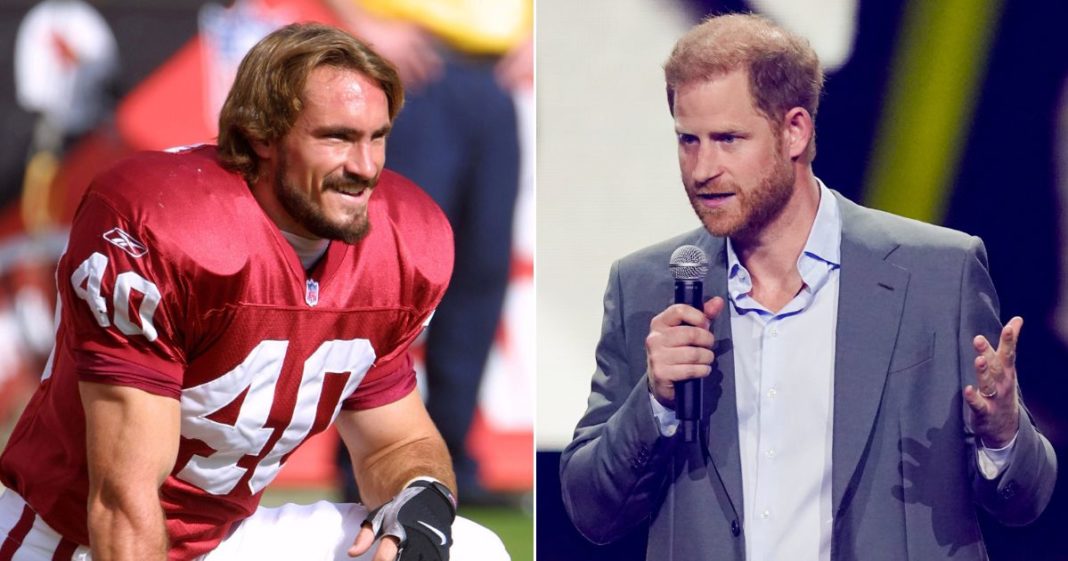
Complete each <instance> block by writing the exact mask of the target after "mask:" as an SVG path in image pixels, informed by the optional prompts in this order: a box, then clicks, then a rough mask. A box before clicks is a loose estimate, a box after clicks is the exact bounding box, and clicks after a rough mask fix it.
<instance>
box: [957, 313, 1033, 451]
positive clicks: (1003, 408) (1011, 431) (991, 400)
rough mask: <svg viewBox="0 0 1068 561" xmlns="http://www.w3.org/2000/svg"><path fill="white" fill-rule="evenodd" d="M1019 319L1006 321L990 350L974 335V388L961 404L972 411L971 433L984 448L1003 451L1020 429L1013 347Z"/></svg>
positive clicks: (968, 390) (1021, 325)
mask: <svg viewBox="0 0 1068 561" xmlns="http://www.w3.org/2000/svg"><path fill="white" fill-rule="evenodd" d="M1022 327H1023V318H1021V317H1019V316H1017V317H1014V318H1012V319H1011V320H1009V323H1007V324H1005V327H1003V328H1002V329H1001V340H1000V341H999V342H998V348H997V349H994V348H993V347H992V346H991V345H990V342H989V341H987V340H986V337H983V336H982V335H977V336H976V337H975V339H974V340H973V342H972V344H973V345H974V346H975V352H976V354H977V356H976V357H975V381H976V384H975V385H974V386H972V385H968V386H967V387H965V388H964V401H966V402H967V403H968V406H969V407H971V408H972V412H973V413H974V415H973V419H974V421H973V427H972V428H973V430H975V435H976V436H978V437H979V439H980V440H981V441H982V444H983V446H985V447H987V448H1003V447H1005V446H1007V445H1008V444H1009V442H1011V441H1012V439H1013V437H1014V436H1015V435H1016V431H1017V430H1018V429H1019V428H1020V403H1019V400H1018V399H1017V393H1016V344H1017V342H1019V340H1020V329H1021V328H1022Z"/></svg>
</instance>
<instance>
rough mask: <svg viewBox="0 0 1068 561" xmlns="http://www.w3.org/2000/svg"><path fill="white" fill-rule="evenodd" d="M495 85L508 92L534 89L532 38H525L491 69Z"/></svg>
mask: <svg viewBox="0 0 1068 561" xmlns="http://www.w3.org/2000/svg"><path fill="white" fill-rule="evenodd" d="M493 73H494V75H495V76H496V77H497V83H498V84H500V85H501V87H502V88H504V89H506V90H508V91H512V92H514V91H518V90H529V89H531V88H533V87H534V38H533V37H527V38H526V39H524V40H523V41H520V42H519V43H518V44H517V45H516V46H515V47H512V49H511V50H510V51H508V54H506V55H505V56H504V57H502V58H501V60H499V61H497V64H496V65H495V66H494V68H493Z"/></svg>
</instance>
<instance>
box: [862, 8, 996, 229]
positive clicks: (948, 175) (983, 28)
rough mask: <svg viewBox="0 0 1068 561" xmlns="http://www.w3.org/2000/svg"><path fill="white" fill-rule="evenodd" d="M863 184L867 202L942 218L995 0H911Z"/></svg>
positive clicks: (917, 215)
mask: <svg viewBox="0 0 1068 561" xmlns="http://www.w3.org/2000/svg"><path fill="white" fill-rule="evenodd" d="M905 10H906V11H905V14H904V22H903V27H902V33H901V40H900V41H899V43H898V44H899V47H898V52H897V55H896V56H895V60H894V68H893V69H892V73H891V75H890V82H889V84H890V85H889V92H888V96H887V103H886V110H885V111H884V112H883V117H882V122H881V123H880V124H879V128H878V134H877V135H876V138H875V148H874V155H873V157H872V161H871V166H870V167H869V169H868V177H867V181H866V183H865V185H866V187H867V196H866V197H865V202H866V204H868V205H869V206H872V207H875V208H880V209H883V210H887V211H889V212H892V213H894V214H900V215H902V216H908V217H911V218H916V219H918V220H923V221H925V222H932V223H936V224H937V223H940V222H941V221H942V219H943V218H944V216H945V211H946V205H947V202H948V200H949V194H950V190H951V189H952V184H951V182H952V181H953V178H954V176H955V172H956V169H957V164H958V162H959V160H960V155H961V151H962V149H963V145H964V142H965V141H966V140H967V138H968V130H969V128H970V126H971V122H972V114H973V112H974V109H975V106H976V104H977V103H978V101H979V94H980V91H979V88H980V87H981V85H982V81H983V75H984V73H985V71H986V65H987V56H988V54H989V51H990V42H991V38H992V37H993V35H994V30H995V28H996V27H997V24H998V17H999V15H1000V13H1001V0H912V1H910V2H909V4H908V6H906V8H905Z"/></svg>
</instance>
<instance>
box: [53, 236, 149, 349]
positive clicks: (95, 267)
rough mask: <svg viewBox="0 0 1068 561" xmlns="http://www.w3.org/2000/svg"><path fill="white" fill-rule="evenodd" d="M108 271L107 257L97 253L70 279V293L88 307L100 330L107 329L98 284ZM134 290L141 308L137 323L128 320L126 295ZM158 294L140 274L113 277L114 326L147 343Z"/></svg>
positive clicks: (121, 274)
mask: <svg viewBox="0 0 1068 561" xmlns="http://www.w3.org/2000/svg"><path fill="white" fill-rule="evenodd" d="M107 268H108V258H107V256H106V255H103V254H101V253H95V252H94V253H93V254H92V255H90V256H89V258H88V259H86V260H85V261H82V264H81V265H78V268H77V269H76V270H75V271H74V274H72V275H71V276H70V282H71V284H72V285H73V286H74V293H75V294H77V295H78V297H79V298H81V299H82V300H85V301H86V302H87V303H88V304H89V309H90V310H92V312H93V317H94V318H96V322H97V323H98V324H100V327H109V326H110V325H111V323H112V322H111V320H110V319H109V318H108V305H107V301H106V300H105V299H104V296H103V295H102V294H101V286H100V285H101V282H102V280H103V278H104V271H105V270H106V269H107ZM134 291H137V292H139V293H141V295H142V298H141V305H140V306H139V307H138V308H137V315H138V320H139V321H137V322H135V321H133V318H131V317H130V296H131V295H132V294H133V292H134ZM159 300H160V294H159V289H158V288H156V285H154V284H152V282H151V281H149V280H148V279H146V278H145V277H142V276H141V275H139V274H137V273H135V272H133V271H127V272H125V273H120V274H119V275H118V276H117V277H115V293H114V294H113V295H112V306H113V307H114V308H115V317H114V320H115V322H114V323H115V327H118V328H119V331H121V332H123V333H124V334H126V335H144V336H145V339H148V340H149V341H150V342H151V341H155V340H156V336H157V333H156V327H155V326H154V325H152V315H153V314H155V313H156V307H157V306H159Z"/></svg>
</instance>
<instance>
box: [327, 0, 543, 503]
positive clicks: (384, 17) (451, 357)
mask: <svg viewBox="0 0 1068 561" xmlns="http://www.w3.org/2000/svg"><path fill="white" fill-rule="evenodd" d="M327 1H328V3H329V4H330V5H331V6H332V7H333V8H334V9H335V10H336V11H337V13H338V14H339V16H340V17H341V19H342V20H343V21H344V22H345V24H346V25H347V26H348V27H349V28H350V29H351V30H352V31H353V32H354V33H355V34H356V35H358V36H361V37H363V38H364V39H365V40H367V41H368V42H370V43H371V44H372V46H373V47H374V48H375V49H376V50H377V51H379V52H380V53H381V54H382V55H384V56H385V57H386V58H389V59H390V60H392V61H393V62H394V63H395V64H396V65H397V66H398V69H399V71H400V73H401V76H402V78H403V79H404V80H405V86H406V88H407V92H406V93H407V98H406V101H405V107H404V110H403V111H402V112H401V114H400V116H399V117H398V119H397V121H396V122H395V123H394V127H393V131H392V133H391V135H390V139H389V143H388V147H387V156H386V161H387V165H388V167H389V168H390V169H393V170H396V171H398V172H400V173H401V174H403V175H405V176H407V177H409V178H411V179H412V180H413V181H415V182H416V183H417V184H418V185H420V186H421V187H423V189H425V190H426V191H427V192H428V193H429V194H430V195H431V196H432V197H433V198H434V200H435V201H437V203H438V204H439V205H440V206H441V207H442V209H443V210H444V211H445V214H446V215H447V216H448V217H449V221H450V222H451V223H452V227H453V230H454V234H455V239H456V268H455V270H454V272H453V277H452V282H451V284H450V286H449V290H448V292H447V293H446V295H445V299H444V300H443V301H442V303H441V305H440V306H439V307H438V310H437V312H436V313H435V315H434V319H433V321H432V322H431V325H430V328H429V332H428V335H427V340H426V371H427V390H428V392H427V409H428V410H429V411H430V415H431V417H433V419H434V421H435V422H436V423H437V426H438V428H439V430H441V433H442V435H443V436H444V438H445V442H446V444H447V445H448V447H449V452H450V453H451V454H452V457H453V463H454V467H455V470H456V476H457V485H458V487H459V500H460V502H461V503H464V504H477V503H494V502H499V500H500V497H498V496H496V495H495V494H493V493H491V492H489V491H487V490H486V489H484V488H483V486H482V485H481V484H480V483H479V479H478V466H477V465H476V462H475V460H474V459H473V458H472V456H471V454H470V453H469V451H468V450H467V447H466V445H465V441H466V437H467V434H468V429H469V428H470V426H471V422H472V418H473V415H474V412H475V407H476V404H477V398H478V391H479V385H480V382H481V379H482V374H483V371H484V369H485V365H486V359H487V356H488V354H489V350H490V347H491V345H492V343H493V339H494V334H495V332H496V330H497V323H498V320H499V318H500V316H501V309H502V304H503V301H504V295H505V289H506V287H507V284H508V275H509V264H510V254H511V249H512V220H513V215H514V210H515V202H516V196H517V192H518V185H519V161H520V157H519V137H518V132H517V123H516V112H515V107H514V104H513V100H512V95H513V91H516V90H523V89H529V88H531V87H532V83H533V52H532V45H531V10H532V7H531V5H530V2H529V1H528V0H500V1H497V2H472V1H464V0H438V1H435V2H426V1H416V0H327ZM343 460H344V459H343ZM344 481H345V482H346V483H347V482H350V481H351V478H347V477H346V478H344ZM353 492H354V490H353V489H349V491H348V493H350V498H351V493H353Z"/></svg>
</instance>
